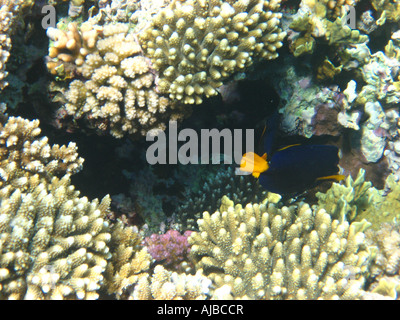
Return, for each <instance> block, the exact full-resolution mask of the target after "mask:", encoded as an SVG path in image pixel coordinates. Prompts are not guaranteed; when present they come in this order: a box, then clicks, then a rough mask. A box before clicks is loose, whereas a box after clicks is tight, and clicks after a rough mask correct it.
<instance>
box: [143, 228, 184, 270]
mask: <svg viewBox="0 0 400 320" xmlns="http://www.w3.org/2000/svg"><path fill="white" fill-rule="evenodd" d="M191 232H192V231H185V233H184V234H183V235H181V234H180V232H179V231H176V230H168V231H167V232H166V233H165V234H152V235H151V236H150V237H146V238H145V239H144V244H145V245H146V246H147V248H148V251H149V253H150V254H151V256H152V257H153V259H155V260H156V261H158V262H161V261H162V263H163V265H164V266H166V267H169V268H171V269H179V268H180V267H181V263H182V262H184V261H186V260H187V259H188V254H189V251H190V245H189V243H188V241H187V238H188V237H189V236H190V234H191Z"/></svg>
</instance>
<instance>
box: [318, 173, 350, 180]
mask: <svg viewBox="0 0 400 320" xmlns="http://www.w3.org/2000/svg"><path fill="white" fill-rule="evenodd" d="M344 178H345V176H344V175H342V174H334V175H332V176H326V177H320V178H317V180H336V181H342V180H343V179H344Z"/></svg>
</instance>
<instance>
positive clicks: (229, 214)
mask: <svg viewBox="0 0 400 320" xmlns="http://www.w3.org/2000/svg"><path fill="white" fill-rule="evenodd" d="M296 207H297V208H296ZM198 224H199V229H200V232H193V233H192V235H191V236H190V237H189V243H190V244H192V249H191V253H190V254H191V256H192V257H193V258H194V259H195V261H196V262H197V263H196V268H197V269H202V270H204V273H205V274H206V275H208V277H210V278H211V279H212V280H213V282H214V284H215V286H216V289H217V290H218V289H221V288H222V287H224V286H225V287H224V290H225V293H226V294H227V295H229V294H230V295H231V296H232V297H234V298H250V299H255V298H258V299H260V298H262V299H358V298H361V297H362V295H363V291H362V289H361V287H362V285H363V283H364V281H365V278H364V277H365V276H366V272H367V271H368V263H369V253H368V251H367V249H366V247H365V245H364V238H365V236H364V234H363V233H362V232H358V231H357V228H356V226H355V225H354V224H351V225H350V224H349V223H348V222H339V221H338V220H333V219H331V217H330V215H329V214H328V213H327V212H326V211H325V210H323V209H319V210H316V211H313V210H312V209H311V208H310V207H309V206H308V205H307V204H304V203H299V204H297V206H295V205H292V206H290V207H286V206H284V207H282V208H278V207H277V206H275V205H273V204H269V203H268V202H267V203H263V204H247V205H246V207H245V208H243V207H242V206H241V205H236V206H234V204H233V202H232V201H230V200H229V199H228V198H226V197H225V198H224V199H223V203H222V206H221V208H220V211H219V212H218V211H217V212H215V213H214V214H212V215H210V214H209V213H208V212H205V213H204V214H203V219H200V220H199V221H198ZM227 286H229V287H227ZM229 291H230V293H229Z"/></svg>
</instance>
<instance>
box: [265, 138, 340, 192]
mask: <svg viewBox="0 0 400 320" xmlns="http://www.w3.org/2000/svg"><path fill="white" fill-rule="evenodd" d="M268 160H269V161H268V163H269V169H268V170H267V171H264V172H262V173H261V174H260V177H259V182H260V184H261V185H262V186H263V187H264V188H265V189H266V190H268V191H271V192H274V193H279V194H287V193H300V192H303V191H305V190H307V189H311V188H313V187H315V186H316V185H318V184H319V183H320V182H322V181H324V180H338V177H336V178H334V177H332V178H325V177H330V176H335V175H338V172H339V168H338V162H339V156H338V148H337V147H335V146H331V145H295V146H290V147H287V148H285V149H282V150H278V151H276V152H275V153H273V154H272V156H271V157H270V158H269V159H268Z"/></svg>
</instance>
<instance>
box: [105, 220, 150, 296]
mask: <svg viewBox="0 0 400 320" xmlns="http://www.w3.org/2000/svg"><path fill="white" fill-rule="evenodd" d="M141 241H142V238H141V237H140V236H139V233H138V230H137V228H136V227H124V226H123V224H122V223H121V222H119V221H118V222H117V223H116V224H115V225H114V226H112V237H111V241H110V244H109V246H110V252H111V254H112V257H111V259H110V261H109V263H108V264H107V268H106V271H105V281H104V282H105V283H104V288H105V289H106V290H107V293H108V294H110V295H116V297H117V298H118V299H127V298H128V296H129V294H130V292H131V290H132V288H133V287H134V286H135V285H136V284H137V283H138V282H139V281H140V279H141V278H142V277H145V276H146V275H147V274H146V273H145V272H146V271H147V270H148V269H149V267H150V263H151V256H150V254H149V253H148V252H147V249H146V248H141V247H140V243H141Z"/></svg>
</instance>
